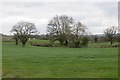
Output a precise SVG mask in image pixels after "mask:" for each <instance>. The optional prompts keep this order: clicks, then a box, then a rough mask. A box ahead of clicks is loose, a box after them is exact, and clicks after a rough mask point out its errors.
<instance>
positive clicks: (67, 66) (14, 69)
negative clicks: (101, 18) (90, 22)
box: [2, 41, 118, 78]
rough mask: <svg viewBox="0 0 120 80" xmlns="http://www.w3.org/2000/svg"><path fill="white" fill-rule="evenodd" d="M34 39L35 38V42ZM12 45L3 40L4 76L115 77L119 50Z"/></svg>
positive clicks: (90, 47)
mask: <svg viewBox="0 0 120 80" xmlns="http://www.w3.org/2000/svg"><path fill="white" fill-rule="evenodd" d="M35 42H37V41H35ZM104 44H106V43H103V44H102V43H98V44H92V43H91V44H90V45H89V47H88V48H62V47H35V46H31V45H29V44H28V45H27V46H26V47H25V48H23V47H21V45H18V46H15V43H14V42H3V48H2V51H3V57H2V58H3V77H6V78H16V77H21V78H117V77H118V49H117V48H94V47H93V46H94V45H97V46H98V45H104Z"/></svg>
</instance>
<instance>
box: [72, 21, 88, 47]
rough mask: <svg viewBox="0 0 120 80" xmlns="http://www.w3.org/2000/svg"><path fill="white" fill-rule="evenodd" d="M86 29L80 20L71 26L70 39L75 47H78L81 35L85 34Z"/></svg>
mask: <svg viewBox="0 0 120 80" xmlns="http://www.w3.org/2000/svg"><path fill="white" fill-rule="evenodd" d="M86 29H87V28H86V26H85V25H83V24H82V23H81V22H77V23H75V24H74V26H73V28H72V35H71V40H72V42H73V43H74V45H75V47H79V45H80V39H81V38H82V36H83V35H85V34H86Z"/></svg>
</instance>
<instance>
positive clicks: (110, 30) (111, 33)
mask: <svg viewBox="0 0 120 80" xmlns="http://www.w3.org/2000/svg"><path fill="white" fill-rule="evenodd" d="M117 30H118V28H117V27H115V26H112V27H110V28H107V29H105V31H104V33H105V35H106V37H107V38H108V39H109V41H110V44H111V45H112V44H113V39H114V35H115V34H116V32H117Z"/></svg>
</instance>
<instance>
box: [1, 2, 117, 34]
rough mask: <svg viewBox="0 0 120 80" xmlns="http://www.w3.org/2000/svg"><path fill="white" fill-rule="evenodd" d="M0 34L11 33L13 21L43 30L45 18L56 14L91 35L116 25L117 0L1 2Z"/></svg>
mask: <svg viewBox="0 0 120 80" xmlns="http://www.w3.org/2000/svg"><path fill="white" fill-rule="evenodd" d="M0 15H1V18H0V22H1V26H0V33H4V34H10V30H11V28H12V26H13V25H14V24H16V23H17V22H19V21H29V22H32V23H34V24H35V25H36V27H37V29H38V31H39V32H40V33H46V27H47V24H48V21H49V20H50V19H51V18H52V17H54V16H55V15H68V16H70V17H73V19H74V20H76V21H80V22H81V23H83V24H84V25H86V26H87V28H88V30H89V32H91V33H92V34H99V33H103V30H104V29H106V28H107V27H109V26H117V25H118V3H117V2H2V3H1V4H0Z"/></svg>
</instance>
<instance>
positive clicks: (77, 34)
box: [47, 15, 88, 47]
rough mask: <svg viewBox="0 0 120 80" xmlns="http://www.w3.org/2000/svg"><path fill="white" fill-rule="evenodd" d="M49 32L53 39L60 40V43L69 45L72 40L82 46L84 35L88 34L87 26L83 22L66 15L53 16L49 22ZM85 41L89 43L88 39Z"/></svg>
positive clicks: (76, 44)
mask: <svg viewBox="0 0 120 80" xmlns="http://www.w3.org/2000/svg"><path fill="white" fill-rule="evenodd" d="M47 29H48V33H49V35H50V40H51V41H53V42H54V41H56V40H58V41H59V42H60V45H61V46H62V45H63V44H64V45H65V46H68V44H69V43H71V42H72V44H74V46H75V47H80V46H81V45H80V42H81V40H82V37H83V35H86V34H87V28H86V26H85V25H83V24H82V23H81V22H79V21H78V22H77V21H74V19H73V18H72V17H68V16H66V15H62V16H55V17H53V18H52V19H51V20H50V21H49V24H48V27H47ZM84 39H86V40H85V41H83V43H84V44H86V43H88V39H87V38H84Z"/></svg>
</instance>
